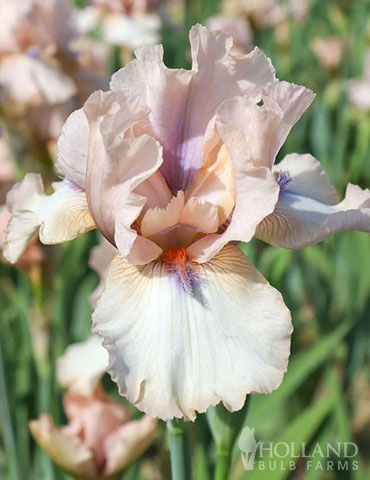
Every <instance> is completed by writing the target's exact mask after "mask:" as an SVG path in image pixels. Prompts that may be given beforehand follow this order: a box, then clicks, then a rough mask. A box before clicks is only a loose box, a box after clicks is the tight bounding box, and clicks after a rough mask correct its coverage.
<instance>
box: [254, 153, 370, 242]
mask: <svg viewBox="0 0 370 480" xmlns="http://www.w3.org/2000/svg"><path fill="white" fill-rule="evenodd" d="M275 171H276V172H287V174H288V175H289V177H290V178H291V181H290V182H289V183H288V185H287V186H286V187H285V188H284V190H283V191H281V193H280V197H279V201H278V203H277V204H276V208H275V211H274V212H273V213H272V214H271V215H269V216H268V217H266V218H265V219H264V220H263V221H262V222H261V224H260V225H259V226H258V228H257V231H256V236H257V237H258V238H260V239H261V240H264V241H265V242H267V243H271V244H272V245H276V246H279V247H286V248H303V247H306V246H309V245H312V244H314V243H317V242H321V241H322V240H324V239H325V238H326V237H327V236H329V235H332V234H333V233H336V232H340V231H343V230H362V231H365V232H370V192H369V190H362V189H361V188H360V187H358V186H357V185H352V184H348V186H347V190H346V195H345V198H344V199H343V200H342V201H341V202H340V203H338V204H336V192H335V189H334V188H333V187H332V186H331V185H329V184H328V183H327V181H326V179H325V174H324V172H323V170H322V169H321V167H320V164H319V162H318V161H317V160H315V159H314V158H313V157H312V156H311V155H297V154H293V155H288V156H287V157H285V159H284V160H283V161H282V162H281V163H279V164H278V165H277V166H276V167H275Z"/></svg>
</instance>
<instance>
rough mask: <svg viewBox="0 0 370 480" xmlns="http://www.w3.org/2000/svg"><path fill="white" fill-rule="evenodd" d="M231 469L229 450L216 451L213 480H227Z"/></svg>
mask: <svg viewBox="0 0 370 480" xmlns="http://www.w3.org/2000/svg"><path fill="white" fill-rule="evenodd" d="M230 467H231V449H225V450H222V449H218V450H217V460H216V470H215V480H227V479H228V478H229V471H230Z"/></svg>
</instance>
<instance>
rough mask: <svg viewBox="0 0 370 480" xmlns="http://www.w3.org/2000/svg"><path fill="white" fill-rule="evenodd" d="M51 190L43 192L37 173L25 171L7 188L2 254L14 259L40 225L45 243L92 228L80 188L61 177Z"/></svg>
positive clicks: (16, 258)
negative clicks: (22, 176)
mask: <svg viewBox="0 0 370 480" xmlns="http://www.w3.org/2000/svg"><path fill="white" fill-rule="evenodd" d="M54 189H55V192H54V193H53V194H52V195H50V196H48V195H45V193H44V187H43V184H42V180H41V176H40V175H36V174H33V173H29V174H27V175H26V176H25V178H24V180H23V181H22V182H21V183H18V184H16V185H15V186H14V187H13V188H12V190H11V191H10V192H9V194H8V197H7V204H8V208H9V210H10V212H11V213H12V217H11V219H10V221H9V223H8V228H7V238H6V242H5V245H4V256H5V257H6V258H7V259H8V260H9V261H10V262H12V263H15V262H16V261H17V260H18V258H19V257H20V255H21V254H22V253H23V251H24V249H25V248H26V245H27V243H28V242H29V240H30V239H31V237H32V236H33V234H34V233H35V231H36V230H37V228H38V227H40V232H39V235H40V240H41V242H43V243H45V244H55V243H62V242H65V241H67V240H73V239H74V238H76V237H78V236H79V235H82V234H83V233H85V232H88V231H89V230H92V229H93V228H95V223H94V221H93V219H92V217H91V215H90V212H89V209H88V206H87V201H86V195H85V192H84V191H83V190H81V189H80V188H79V187H77V186H76V185H74V184H73V183H71V182H69V181H68V180H65V181H63V182H58V183H55V184H54Z"/></svg>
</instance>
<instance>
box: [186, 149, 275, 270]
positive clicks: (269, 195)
mask: <svg viewBox="0 0 370 480" xmlns="http://www.w3.org/2000/svg"><path fill="white" fill-rule="evenodd" d="M235 153H236V152H234V155H235ZM234 158H235V160H234ZM234 158H233V166H234V172H235V190H236V201H235V209H234V211H233V212H232V214H231V217H230V219H229V220H228V226H227V228H226V230H225V231H224V232H223V233H218V234H210V235H207V236H205V237H203V238H201V239H200V240H197V241H196V242H194V243H193V244H192V245H191V246H190V247H189V248H188V251H189V253H190V255H192V256H193V257H194V258H195V259H196V261H197V262H200V263H203V262H207V261H208V260H210V259H211V258H212V257H213V256H214V255H216V254H217V253H218V252H219V251H220V250H221V249H222V248H223V247H224V246H225V245H226V244H227V243H229V242H233V241H243V242H249V240H250V239H251V238H252V237H253V235H254V234H255V231H256V228H257V226H258V225H259V223H260V222H261V221H262V220H263V219H264V218H265V217H266V216H267V215H269V214H270V213H272V212H273V211H274V208H275V205H276V202H277V200H278V197H279V187H278V185H277V183H276V181H275V179H274V176H273V174H272V172H271V171H270V170H269V169H267V168H265V167H260V168H256V169H253V168H252V169H250V170H248V169H245V167H243V165H245V164H247V162H245V161H244V158H245V151H244V150H241V151H240V152H239V155H236V156H234Z"/></svg>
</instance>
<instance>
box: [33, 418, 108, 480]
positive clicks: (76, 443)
mask: <svg viewBox="0 0 370 480" xmlns="http://www.w3.org/2000/svg"><path fill="white" fill-rule="evenodd" d="M30 429H31V432H32V435H33V437H34V439H35V440H36V442H37V443H38V444H39V445H40V447H41V448H42V449H43V450H44V451H45V452H46V453H47V454H48V455H49V457H50V458H51V459H52V460H53V461H54V462H55V463H56V464H57V465H59V466H60V467H62V468H63V469H65V470H67V471H68V472H71V473H72V474H73V475H76V476H77V477H78V478H90V479H95V478H99V477H98V475H97V471H96V467H95V462H94V458H93V454H92V452H91V451H90V450H89V449H88V448H87V446H86V445H84V444H83V443H82V442H81V440H80V439H79V438H77V437H75V436H72V435H69V434H68V433H66V432H65V431H64V430H63V428H57V427H56V426H55V425H54V422H53V420H52V418H51V416H50V415H41V417H40V418H39V419H38V420H32V421H31V422H30Z"/></svg>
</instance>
